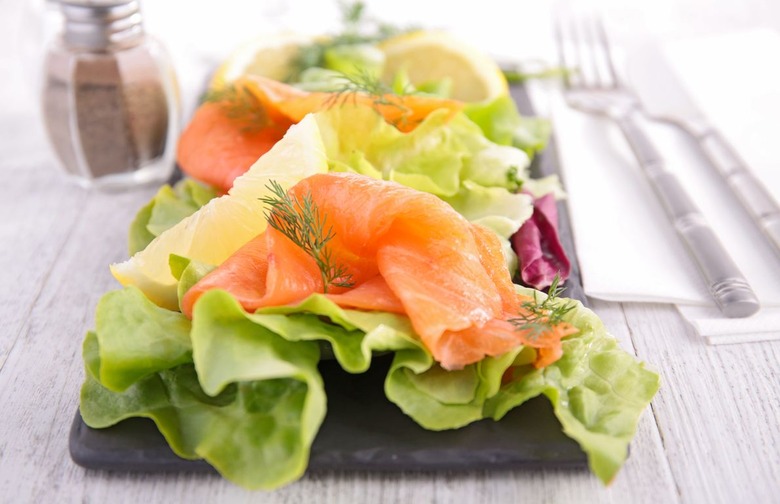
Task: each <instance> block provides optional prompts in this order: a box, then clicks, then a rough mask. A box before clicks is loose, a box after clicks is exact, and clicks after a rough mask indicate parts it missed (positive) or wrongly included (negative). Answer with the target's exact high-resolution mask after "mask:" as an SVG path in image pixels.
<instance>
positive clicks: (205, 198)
mask: <svg viewBox="0 0 780 504" xmlns="http://www.w3.org/2000/svg"><path fill="white" fill-rule="evenodd" d="M216 196H217V193H216V192H215V191H214V190H213V189H211V188H209V187H206V186H204V185H202V184H200V183H198V182H195V181H194V180H191V179H183V180H180V181H179V182H178V183H177V184H176V185H174V186H173V187H171V186H170V185H164V186H162V187H161V188H160V189H159V191H157V194H156V195H155V196H154V197H153V198H152V199H151V200H150V201H149V203H147V204H146V205H144V206H143V208H141V209H140V210H139V211H138V213H137V214H136V216H135V219H134V220H133V222H132V223H131V224H130V232H129V236H128V249H129V252H130V255H133V254H135V253H136V252H138V251H139V250H143V249H145V248H146V246H147V245H149V243H151V242H152V240H154V239H155V238H156V237H157V236H159V235H160V234H161V233H162V232H163V231H165V230H166V229H168V228H171V227H173V226H174V225H175V224H176V223H178V222H179V221H180V220H182V219H184V218H185V217H188V216H189V215H191V214H193V213H195V211H196V210H198V209H199V208H200V207H202V206H203V205H205V204H206V203H208V202H209V201H210V200H211V199H212V198H215V197H216Z"/></svg>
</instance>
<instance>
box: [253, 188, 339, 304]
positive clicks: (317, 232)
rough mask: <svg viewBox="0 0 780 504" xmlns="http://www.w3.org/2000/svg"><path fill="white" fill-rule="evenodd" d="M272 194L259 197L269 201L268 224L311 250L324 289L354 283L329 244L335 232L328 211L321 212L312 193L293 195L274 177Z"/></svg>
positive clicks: (325, 290)
mask: <svg viewBox="0 0 780 504" xmlns="http://www.w3.org/2000/svg"><path fill="white" fill-rule="evenodd" d="M266 187H267V188H268V189H269V190H270V191H271V195H270V196H264V197H262V198H260V201H262V202H263V203H265V204H266V205H268V207H269V209H268V210H267V211H266V213H265V218H266V220H267V221H268V225H269V226H271V227H272V228H274V229H276V230H277V231H279V232H280V233H282V234H283V235H284V236H286V237H287V238H289V239H290V241H292V242H293V243H294V244H295V245H296V246H298V247H300V248H301V249H302V250H303V251H304V252H306V254H308V255H309V256H310V257H311V258H312V259H314V262H315V263H316V264H317V267H318V268H319V270H320V275H321V276H322V284H323V289H324V292H326V293H327V292H328V287H330V286H334V287H345V288H348V287H352V286H353V285H354V282H353V281H352V274H351V273H349V271H347V268H346V266H344V265H343V264H339V263H337V262H336V260H335V259H334V257H333V252H332V250H331V249H330V247H328V246H327V245H328V242H330V241H331V240H332V239H333V237H334V236H335V232H334V231H333V226H328V225H327V215H326V214H325V213H321V212H320V209H319V207H318V206H317V204H316V203H315V202H314V199H313V198H312V195H311V193H307V194H304V195H303V197H302V198H297V197H292V196H290V195H289V194H288V193H287V192H286V191H285V190H284V188H282V186H281V185H280V184H279V183H278V182H276V181H275V180H272V181H271V182H270V184H269V185H268V186H266Z"/></svg>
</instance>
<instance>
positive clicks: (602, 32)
mask: <svg viewBox="0 0 780 504" xmlns="http://www.w3.org/2000/svg"><path fill="white" fill-rule="evenodd" d="M594 17H595V20H594V29H595V31H596V43H597V44H598V45H599V46H600V47H601V51H602V53H603V54H604V60H605V62H606V64H607V65H606V66H607V72H608V73H609V78H610V80H611V81H612V86H611V87H613V88H617V87H618V86H619V85H620V81H619V80H618V76H617V72H615V65H614V63H613V62H612V51H611V48H610V46H609V40H608V39H607V31H606V29H604V20H603V19H602V18H601V16H600V15H596V16H594Z"/></svg>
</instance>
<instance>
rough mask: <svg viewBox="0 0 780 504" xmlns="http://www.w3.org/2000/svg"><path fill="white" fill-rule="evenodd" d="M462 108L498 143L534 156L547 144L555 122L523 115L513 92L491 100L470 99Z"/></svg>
mask: <svg viewBox="0 0 780 504" xmlns="http://www.w3.org/2000/svg"><path fill="white" fill-rule="evenodd" d="M463 112H464V113H465V114H466V115H467V116H468V117H469V119H471V120H472V121H474V123H475V124H477V125H478V126H479V127H480V129H481V130H482V132H483V133H484V135H485V136H486V137H487V138H488V139H490V140H491V141H492V142H495V143H497V144H499V145H512V146H514V147H517V148H518V149H522V150H523V151H525V152H526V153H527V154H528V155H529V156H532V157H533V156H534V155H535V154H536V153H537V152H541V151H542V150H544V148H545V147H546V146H547V142H548V140H549V138H550V132H551V131H552V126H551V124H550V122H549V121H548V120H546V119H543V118H539V117H524V116H521V115H520V113H519V112H518V110H517V104H515V102H514V100H513V99H512V97H511V96H508V95H507V96H501V97H498V98H496V99H494V100H492V101H487V102H477V103H469V104H467V105H466V107H465V108H464V110H463Z"/></svg>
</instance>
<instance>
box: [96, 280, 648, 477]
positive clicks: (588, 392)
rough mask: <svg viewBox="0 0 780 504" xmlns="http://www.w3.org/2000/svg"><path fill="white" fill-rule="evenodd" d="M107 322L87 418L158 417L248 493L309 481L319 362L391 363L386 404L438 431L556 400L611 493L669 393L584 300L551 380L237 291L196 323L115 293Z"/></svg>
mask: <svg viewBox="0 0 780 504" xmlns="http://www.w3.org/2000/svg"><path fill="white" fill-rule="evenodd" d="M187 267H189V265H187V266H185V267H184V270H182V272H183V271H186V268H187ZM182 277H183V275H182ZM518 290H519V291H520V292H523V293H526V294H528V293H531V292H532V291H530V290H523V288H520V287H518ZM537 296H543V294H540V293H537ZM558 302H564V301H563V300H559V301H558ZM97 319H98V323H97V329H96V331H95V332H90V333H88V334H87V336H86V338H85V340H84V350H83V351H84V362H85V368H86V375H87V377H86V380H85V383H84V385H83V387H82V393H81V413H82V416H83V418H84V421H85V422H86V423H87V424H88V425H90V426H91V427H94V428H101V427H107V426H109V425H113V424H115V423H117V422H119V421H121V420H123V419H125V418H128V417H133V416H141V417H148V418H151V419H152V420H153V421H154V422H155V423H156V424H157V426H158V428H159V429H160V431H161V432H162V434H163V435H164V436H165V438H166V440H167V441H168V443H169V444H170V445H171V447H172V449H173V450H174V452H176V453H177V454H178V455H180V456H182V457H185V458H203V459H205V460H206V461H208V462H209V463H210V464H212V465H213V466H214V467H215V468H217V470H218V471H219V472H220V473H222V474H223V475H224V476H225V477H226V478H228V479H230V480H231V481H234V482H236V483H238V484H240V485H242V486H245V487H247V488H264V489H269V488H276V487H278V486H281V485H284V484H286V483H289V482H291V481H293V480H295V479H296V478H298V477H300V475H301V474H302V473H303V471H304V470H305V468H306V464H307V461H308V456H309V451H310V448H311V444H312V442H313V440H314V438H315V436H316V433H317V431H318V429H319V426H320V424H321V422H322V420H323V418H324V415H325V409H326V406H325V394H324V390H323V384H322V378H321V377H320V375H319V371H318V370H317V363H318V361H319V360H320V358H321V352H324V353H326V354H329V355H332V356H333V358H335V359H336V360H337V361H338V362H339V364H340V365H341V367H342V368H343V369H345V370H346V371H348V372H351V373H362V372H364V371H365V370H367V369H368V368H369V367H370V366H371V362H372V358H373V356H374V355H377V354H380V353H386V352H392V353H393V354H394V357H393V362H392V364H391V367H390V370H389V372H388V374H387V377H386V380H385V394H386V396H387V397H388V399H389V400H390V401H392V402H394V403H395V404H396V405H397V406H398V407H399V408H400V409H401V410H402V411H404V412H405V413H406V414H407V415H409V416H410V417H411V418H413V419H414V420H415V421H416V422H417V423H418V424H420V425H421V426H423V427H425V428H426V429H430V430H442V429H454V428H458V427H461V426H464V425H467V424H469V423H471V422H474V421H477V420H480V419H482V418H494V419H496V420H498V419H500V418H501V417H503V416H504V415H505V414H506V413H507V412H508V411H509V410H510V409H512V408H514V407H515V406H518V405H520V404H522V403H523V402H525V401H526V400H528V399H530V398H532V397H535V396H538V395H545V396H547V397H548V398H549V399H550V401H551V402H552V403H553V406H554V411H555V413H556V415H557V416H558V419H559V420H560V422H561V424H562V425H563V427H564V431H565V432H566V434H567V435H569V436H570V437H572V438H573V439H575V440H576V441H578V442H579V443H580V445H581V447H582V449H583V450H584V451H585V452H586V453H587V454H588V457H589V460H590V465H591V468H592V470H593V472H594V473H595V474H596V475H597V476H598V477H599V478H600V479H602V480H603V481H605V482H606V481H609V480H611V479H612V478H613V477H614V475H615V473H616V472H617V471H618V469H619V468H620V466H621V465H622V463H623V461H624V460H625V457H626V450H627V446H628V443H629V442H630V440H631V438H632V436H633V434H634V431H635V428H636V423H637V421H638V418H639V416H640V415H641V412H642V411H643V410H644V409H645V407H646V406H647V404H648V403H649V401H650V400H651V399H652V397H653V395H654V394H655V392H656V390H657V388H658V376H657V375H656V374H654V373H652V372H651V371H648V370H647V369H645V367H644V365H642V364H640V363H638V362H636V360H635V359H634V357H633V356H632V355H630V354H628V353H626V352H624V351H622V350H621V349H620V348H619V347H618V345H617V343H616V342H615V341H614V340H613V339H612V338H611V337H610V336H609V335H608V334H607V333H606V331H605V329H604V327H603V325H602V324H601V322H600V321H599V320H598V318H596V316H595V315H594V314H593V313H592V312H590V310H587V309H586V308H584V307H583V306H582V305H581V304H579V303H577V304H576V306H575V309H574V310H572V311H571V312H569V314H568V315H567V316H566V320H567V321H568V322H570V323H571V324H573V325H574V326H575V327H577V328H578V329H579V333H578V334H577V335H575V336H571V337H569V338H567V339H566V340H565V342H564V356H563V358H561V359H560V360H559V361H558V362H556V363H554V364H552V365H551V366H549V367H547V368H545V369H543V370H537V369H535V368H533V366H532V365H531V364H530V363H532V362H533V361H534V358H535V351H534V350H533V349H532V348H522V347H520V348H517V349H516V350H515V351H513V352H510V353H507V354H505V355H502V356H499V357H494V358H486V359H483V360H482V361H481V362H478V363H476V364H472V365H470V366H467V367H466V368H464V369H463V370H460V371H446V370H444V369H442V368H441V367H439V366H438V365H437V364H436V363H435V362H434V360H433V358H432V357H431V355H430V353H429V352H428V351H427V349H426V348H425V347H424V346H423V345H422V343H421V342H420V340H419V338H418V337H417V336H416V335H415V334H414V332H413V330H412V328H411V324H410V323H409V320H408V319H407V318H406V317H404V316H401V315H397V314H390V313H381V312H363V311H358V310H348V309H342V308H340V307H338V306H337V305H335V304H334V303H333V302H331V301H330V300H328V299H327V297H325V296H323V295H320V294H314V295H312V296H310V297H309V298H307V299H306V300H304V301H302V302H301V303H299V304H297V305H295V306H284V307H273V308H266V309H262V310H259V311H258V312H257V313H252V314H248V313H246V312H244V311H243V310H242V309H241V307H240V305H239V304H238V302H237V301H236V300H235V299H234V298H233V297H232V296H230V295H229V294H228V293H226V292H224V291H219V290H215V291H210V292H207V293H206V294H204V295H203V296H202V298H201V299H200V300H199V301H198V303H197V304H196V306H195V313H194V317H193V322H192V323H191V324H190V322H189V321H188V320H186V319H185V318H184V317H182V316H181V314H180V313H178V312H174V311H170V310H165V309H162V308H159V307H157V306H156V305H153V304H152V303H151V302H149V301H148V300H146V299H145V298H144V297H143V295H142V294H141V293H140V292H139V291H138V290H137V289H135V288H133V287H128V288H125V289H123V290H121V291H115V292H112V293H109V294H107V295H106V296H104V298H103V299H102V300H101V302H100V303H99V305H98V313H97Z"/></svg>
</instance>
